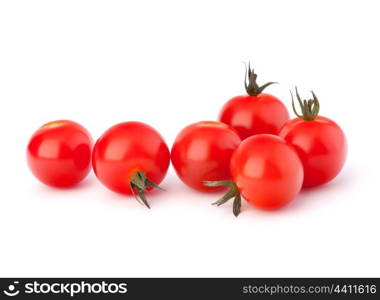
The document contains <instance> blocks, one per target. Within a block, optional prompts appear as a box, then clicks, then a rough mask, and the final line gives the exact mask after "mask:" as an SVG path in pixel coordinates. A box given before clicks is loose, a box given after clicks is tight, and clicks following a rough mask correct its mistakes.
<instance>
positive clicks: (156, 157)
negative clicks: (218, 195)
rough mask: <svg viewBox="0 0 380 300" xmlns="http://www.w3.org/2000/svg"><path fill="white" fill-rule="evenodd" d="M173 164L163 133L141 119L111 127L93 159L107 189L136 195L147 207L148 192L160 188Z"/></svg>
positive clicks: (96, 171) (99, 176)
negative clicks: (170, 165) (146, 195)
mask: <svg viewBox="0 0 380 300" xmlns="http://www.w3.org/2000/svg"><path fill="white" fill-rule="evenodd" d="M169 163H170V153H169V149H168V147H167V145H166V144H165V141H164V140H163V138H162V137H161V135H160V134H159V133H158V132H157V131H156V130H155V129H154V128H152V127H150V126H149V125H147V124H144V123H140V122H125V123H121V124H117V125H115V126H113V127H111V128H110V129H108V130H107V131H106V132H105V133H104V134H103V135H102V136H101V137H100V138H99V139H98V141H97V142H96V144H95V147H94V151H93V159H92V165H93V168H94V172H95V174H96V176H97V177H98V179H99V180H100V181H101V182H102V183H103V184H104V185H105V186H106V187H107V188H109V189H110V190H112V191H114V192H117V193H122V194H128V195H132V194H135V195H136V199H137V200H140V201H141V202H142V203H143V204H144V205H146V206H147V207H149V204H148V202H147V201H146V197H145V191H147V190H151V189H152V188H154V187H156V188H159V187H158V184H159V183H161V181H162V180H163V179H164V177H165V175H166V172H167V170H168V167H169Z"/></svg>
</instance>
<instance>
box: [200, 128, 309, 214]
mask: <svg viewBox="0 0 380 300" xmlns="http://www.w3.org/2000/svg"><path fill="white" fill-rule="evenodd" d="M230 168H231V173H232V181H228V180H227V181H219V182H217V181H212V182H205V184H206V185H208V186H228V187H230V190H229V191H228V193H227V194H226V195H225V196H224V197H223V198H221V199H220V200H219V201H217V202H215V203H214V204H216V205H218V206H219V205H222V204H224V203H225V202H227V201H228V200H230V199H232V198H234V205H233V212H234V214H235V216H237V215H238V214H239V213H240V207H241V196H243V198H244V199H245V200H247V201H248V202H249V203H250V204H252V205H254V206H256V207H258V208H261V209H268V210H271V209H277V208H280V207H282V206H284V205H286V204H288V203H289V202H290V201H292V200H293V199H294V198H295V196H296V195H297V194H298V193H299V191H300V189H301V187H302V182H303V168H302V163H301V160H300V158H299V157H298V155H297V153H296V151H295V150H294V148H293V147H292V146H290V145H289V144H287V143H286V141H285V140H284V139H282V138H280V137H278V136H274V135H270V134H259V135H255V136H252V137H249V138H247V139H245V140H244V141H243V142H242V143H241V144H240V146H239V147H238V148H237V149H236V151H235V152H234V154H233V155H232V158H231V164H230Z"/></svg>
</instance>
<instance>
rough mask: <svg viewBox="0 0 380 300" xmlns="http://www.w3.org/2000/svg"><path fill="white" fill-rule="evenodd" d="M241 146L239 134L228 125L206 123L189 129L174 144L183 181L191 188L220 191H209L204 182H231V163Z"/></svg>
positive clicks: (172, 157) (181, 133) (175, 157)
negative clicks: (227, 180)
mask: <svg viewBox="0 0 380 300" xmlns="http://www.w3.org/2000/svg"><path fill="white" fill-rule="evenodd" d="M240 142H241V140H240V138H239V136H238V135H237V133H236V132H235V131H234V130H233V129H232V128H230V127H229V126H227V125H226V124H223V123H219V122H213V121H205V122H198V123H195V124H192V125H189V126H187V127H186V128H184V129H183V130H182V131H181V132H180V133H179V134H178V136H177V137H176V139H175V142H174V144H173V147H172V151H171V159H172V162H173V166H174V168H175V170H176V172H177V174H178V176H179V178H180V179H181V180H182V181H183V182H184V183H185V184H187V185H188V186H189V187H191V188H194V189H196V190H200V191H212V190H217V189H220V188H216V187H207V186H205V185H204V184H203V182H204V181H206V180H222V179H229V178H231V174H230V169H229V162H230V159H231V155H232V153H233V151H234V150H235V149H236V147H237V146H238V145H239V144H240Z"/></svg>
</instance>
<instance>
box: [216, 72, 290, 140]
mask: <svg viewBox="0 0 380 300" xmlns="http://www.w3.org/2000/svg"><path fill="white" fill-rule="evenodd" d="M247 74H248V78H247V79H246V80H248V82H249V83H248V84H247V83H246V90H247V93H248V95H245V96H237V97H234V98H232V99H231V100H229V101H228V102H227V103H226V104H225V105H224V106H223V108H222V110H221V112H220V114H219V121H220V122H223V123H226V124H228V125H230V126H231V127H233V128H234V129H235V130H236V131H237V133H238V134H239V136H240V137H241V138H242V139H245V138H247V137H249V136H252V135H255V134H260V133H269V134H278V132H279V130H280V129H281V127H282V126H283V125H284V123H285V122H286V121H287V120H289V113H288V110H287V109H286V107H285V105H284V104H283V103H282V102H281V101H280V100H279V99H277V98H276V97H274V96H272V95H269V94H263V93H262V91H263V90H264V88H266V87H267V86H269V85H270V84H273V83H274V82H268V83H267V84H264V85H263V86H261V87H259V86H258V85H257V83H256V78H257V75H256V74H255V73H254V71H253V70H251V68H250V67H248V72H247Z"/></svg>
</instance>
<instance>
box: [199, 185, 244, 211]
mask: <svg viewBox="0 0 380 300" xmlns="http://www.w3.org/2000/svg"><path fill="white" fill-rule="evenodd" d="M203 184H204V185H205V186H226V187H229V190H228V191H227V193H226V194H225V195H224V196H223V197H222V198H220V199H219V200H218V201H216V202H214V203H212V205H216V206H220V205H223V204H224V203H226V202H228V201H229V200H230V199H232V198H234V203H233V213H234V215H235V217H237V216H238V215H239V214H240V210H241V195H240V192H239V189H238V187H237V186H236V184H235V183H234V182H233V181H231V180H222V181H204V182H203Z"/></svg>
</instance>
